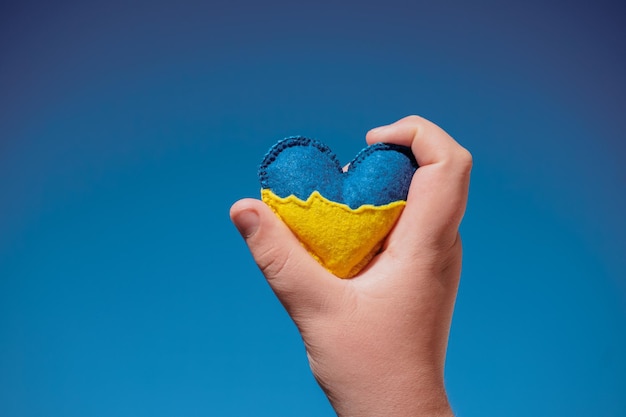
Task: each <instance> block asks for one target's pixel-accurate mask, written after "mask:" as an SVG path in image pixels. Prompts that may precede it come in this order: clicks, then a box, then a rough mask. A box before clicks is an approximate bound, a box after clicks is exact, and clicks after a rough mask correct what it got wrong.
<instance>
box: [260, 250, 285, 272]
mask: <svg viewBox="0 0 626 417" xmlns="http://www.w3.org/2000/svg"><path fill="white" fill-rule="evenodd" d="M289 255H290V252H289V253H285V252H283V251H279V250H277V249H275V248H272V249H269V250H267V251H265V252H263V253H261V254H260V255H259V256H258V257H257V258H256V263H257V265H258V267H259V269H260V270H261V272H262V273H263V275H265V277H266V278H267V279H268V280H269V279H273V278H275V277H277V276H280V275H281V274H282V273H283V272H284V271H285V270H286V269H287V266H288V264H289V258H290V256H289Z"/></svg>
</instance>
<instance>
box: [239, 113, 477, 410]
mask: <svg viewBox="0 0 626 417" xmlns="http://www.w3.org/2000/svg"><path fill="white" fill-rule="evenodd" d="M366 140H367V143H368V144H373V143H376V142H386V143H395V144H398V145H405V146H409V147H411V149H412V151H413V154H414V155H415V158H416V160H417V162H418V164H419V166H420V167H419V168H418V170H417V171H416V172H415V175H414V177H413V180H412V182H411V187H410V189H409V194H408V197H407V204H406V207H405V209H404V211H403V212H402V215H401V216H400V218H399V219H398V222H397V224H396V225H395V227H394V228H393V230H392V231H391V233H390V234H389V236H388V238H387V239H386V241H385V243H384V245H383V248H382V250H381V252H380V253H379V254H378V255H377V256H376V257H375V258H374V259H373V260H372V261H371V263H370V264H369V265H368V266H367V267H366V268H365V269H364V270H363V271H361V272H360V273H359V274H358V275H357V276H356V277H354V278H351V279H339V278H337V277H336V276H334V275H332V274H331V273H330V272H328V271H327V270H326V269H324V268H323V267H322V266H321V265H320V264H318V263H317V262H316V261H315V260H314V259H313V258H312V257H311V256H310V255H309V253H308V252H307V251H306V249H305V248H304V247H303V246H302V245H301V244H300V243H299V241H298V240H297V238H296V237H295V236H294V235H293V234H292V233H291V231H290V230H289V228H288V227H287V226H285V224H284V223H282V221H280V219H279V218H278V217H277V216H276V215H275V214H274V213H273V212H272V210H271V209H270V208H269V207H267V206H266V205H265V204H264V203H263V202H261V201H259V200H255V199H243V200H240V201H238V202H236V203H235V204H234V205H233V206H232V208H231V211H230V216H231V219H232V221H233V223H234V224H235V226H236V227H237V229H238V230H239V231H240V233H241V234H242V236H243V237H244V239H245V241H246V243H247V245H248V247H249V249H250V252H251V253H252V256H253V257H254V259H255V261H256V263H257V265H258V266H259V268H260V269H261V271H262V273H263V275H265V278H266V279H267V281H268V283H269V285H270V286H271V288H272V290H273V291H274V293H275V294H276V296H277V297H278V299H279V300H280V301H281V303H282V304H283V306H284V307H285V309H286V310H287V312H288V313H289V315H290V316H291V318H292V319H293V321H294V322H295V324H296V326H297V327H298V329H299V331H300V333H301V335H302V339H303V341H304V344H305V347H306V352H307V356H308V359H309V363H310V366H311V370H312V372H313V374H314V376H315V378H316V379H317V381H318V383H319V385H320V386H321V387H322V389H323V390H324V392H325V393H326V395H327V396H328V399H329V400H330V403H331V404H332V406H333V408H334V409H335V411H336V413H337V415H338V416H340V417H357V416H358V417H370V416H371V417H374V416H376V417H380V416H387V417H395V416H398V417H400V416H402V417H404V416H453V413H452V410H451V407H450V405H449V402H448V399H447V396H446V390H445V386H444V380H443V372H444V363H445V356H446V348H447V344H448V335H449V331H450V323H451V320H452V313H453V310H454V302H455V299H456V294H457V288H458V284H459V279H460V274H461V258H462V249H461V240H460V237H459V231H458V229H459V224H460V222H461V219H462V217H463V214H464V212H465V207H466V203H467V194H468V188H469V177H470V171H471V166H472V157H471V155H470V153H469V152H468V151H467V150H465V149H464V148H463V147H461V146H460V145H459V144H458V143H457V142H456V141H455V140H454V139H452V138H451V137H450V136H449V135H448V134H447V133H446V132H444V131H443V130H442V129H441V128H439V127H438V126H437V125H435V124H433V123H431V122H429V121H428V120H426V119H423V118H421V117H418V116H409V117H405V118H403V119H401V120H399V121H397V122H395V123H393V124H391V125H387V126H382V127H380V128H376V129H373V130H371V131H369V132H368V134H367V136H366Z"/></svg>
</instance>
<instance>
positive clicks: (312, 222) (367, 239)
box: [259, 137, 417, 278]
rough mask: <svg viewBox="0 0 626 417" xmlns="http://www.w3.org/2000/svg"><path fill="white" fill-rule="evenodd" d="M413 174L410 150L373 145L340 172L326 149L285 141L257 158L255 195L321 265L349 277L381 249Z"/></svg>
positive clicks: (310, 142) (300, 139)
mask: <svg viewBox="0 0 626 417" xmlns="http://www.w3.org/2000/svg"><path fill="white" fill-rule="evenodd" d="M416 169H417V162H416V161H415V158H414V157H413V154H412V152H411V149H409V148H407V147H404V146H399V145H393V144H386V143H377V144H374V145H371V146H368V147H367V148H365V149H363V150H362V151H361V152H359V153H358V154H357V156H356V157H355V158H354V160H353V161H352V162H350V164H349V165H348V169H347V171H345V172H344V171H343V169H342V167H341V164H340V163H339V161H338V159H337V157H336V156H335V155H334V154H333V153H332V151H331V150H330V149H329V148H328V147H327V146H326V145H324V144H322V143H320V142H318V141H315V140H313V139H308V138H304V137H290V138H287V139H284V140H282V141H280V142H278V143H277V144H275V145H274V146H273V147H272V148H271V149H270V150H269V152H268V153H267V155H265V158H264V159H263V162H262V164H261V167H260V169H259V179H260V181H261V198H262V200H263V201H264V202H265V203H266V204H267V205H268V206H270V207H271V208H272V210H273V211H274V212H275V213H276V214H277V215H278V217H280V218H281V219H282V220H283V221H284V222H285V224H287V226H289V228H290V229H291V231H292V232H293V233H294V234H295V235H296V236H297V237H298V239H299V240H300V242H302V244H303V245H304V247H305V248H306V249H307V250H308V251H309V253H311V255H312V256H313V257H314V258H315V259H317V260H318V262H319V263H320V264H322V265H323V266H324V267H325V268H326V269H328V270H329V271H330V272H332V273H333V274H335V275H336V276H338V277H341V278H350V277H353V276H355V275H356V274H358V273H359V271H360V270H361V269H363V267H365V266H366V265H367V264H368V263H369V261H370V260H371V259H372V258H373V257H374V256H375V255H376V253H377V252H378V251H379V250H380V247H381V245H382V243H383V241H384V239H385V237H386V236H387V234H388V233H389V231H390V230H391V228H392V227H393V226H394V224H395V223H396V221H397V219H398V217H399V216H400V213H401V212H402V210H403V208H404V206H405V205H406V197H407V194H408V191H409V186H410V184H411V179H412V178H413V174H414V173H415V170H416Z"/></svg>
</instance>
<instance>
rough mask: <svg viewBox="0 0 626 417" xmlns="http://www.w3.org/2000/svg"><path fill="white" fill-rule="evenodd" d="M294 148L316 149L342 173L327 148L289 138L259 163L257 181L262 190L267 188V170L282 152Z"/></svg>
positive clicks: (337, 161) (314, 141)
mask: <svg viewBox="0 0 626 417" xmlns="http://www.w3.org/2000/svg"><path fill="white" fill-rule="evenodd" d="M296 146H302V147H307V146H314V147H316V148H317V149H318V150H319V151H320V152H322V153H323V154H326V156H328V157H329V158H330V160H331V161H333V162H334V163H335V165H336V167H337V169H338V170H339V172H342V168H341V163H340V162H339V159H338V158H337V155H335V154H334V153H333V151H332V150H331V149H330V148H329V147H328V146H326V145H324V144H323V143H322V142H319V141H317V140H315V139H310V138H307V137H304V136H290V137H288V138H285V139H283V140H281V141H280V142H278V143H276V144H275V145H274V146H272V147H271V148H270V150H269V151H268V152H267V154H266V155H265V157H263V162H261V166H260V167H259V180H260V181H261V187H262V188H269V186H268V174H267V168H268V167H269V166H270V165H271V164H272V163H273V162H274V161H275V160H276V158H277V157H278V155H279V154H280V153H281V152H282V151H284V150H285V149H288V148H293V147H296Z"/></svg>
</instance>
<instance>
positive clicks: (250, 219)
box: [233, 210, 260, 239]
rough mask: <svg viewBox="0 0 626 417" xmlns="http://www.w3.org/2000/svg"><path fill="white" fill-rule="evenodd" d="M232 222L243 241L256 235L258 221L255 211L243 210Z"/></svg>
mask: <svg viewBox="0 0 626 417" xmlns="http://www.w3.org/2000/svg"><path fill="white" fill-rule="evenodd" d="M233 222H234V223H235V227H236V228H237V230H239V233H241V236H243V238H244V239H248V238H249V237H250V236H252V235H253V234H255V233H256V231H257V229H258V228H259V222H260V219H259V215H258V213H257V212H256V211H254V210H244V211H242V212H241V213H239V214H237V216H235V217H234V218H233Z"/></svg>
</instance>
